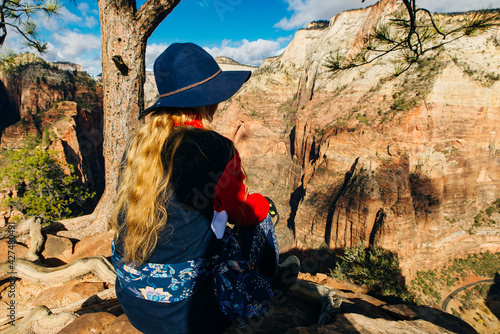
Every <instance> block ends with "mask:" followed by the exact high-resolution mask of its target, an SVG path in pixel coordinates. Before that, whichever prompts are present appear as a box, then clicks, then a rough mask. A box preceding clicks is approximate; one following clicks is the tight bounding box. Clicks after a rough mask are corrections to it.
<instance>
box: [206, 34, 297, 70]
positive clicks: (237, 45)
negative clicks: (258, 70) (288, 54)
mask: <svg viewBox="0 0 500 334" xmlns="http://www.w3.org/2000/svg"><path fill="white" fill-rule="evenodd" d="M286 40H287V39H280V40H276V41H271V40H265V39H258V40H256V41H252V42H251V41H248V40H246V39H244V40H242V41H241V42H232V41H230V40H224V41H222V44H221V46H220V47H213V48H209V47H205V48H204V49H205V50H206V51H207V52H208V53H210V54H211V55H212V56H213V57H218V56H225V57H228V58H231V59H233V60H235V61H237V62H239V63H241V64H245V65H254V66H258V65H260V64H261V63H262V61H263V60H264V58H266V57H272V56H277V55H279V54H280V52H282V51H283V43H284V42H285V41H286Z"/></svg>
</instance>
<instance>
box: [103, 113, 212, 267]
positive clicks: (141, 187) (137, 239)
mask: <svg viewBox="0 0 500 334" xmlns="http://www.w3.org/2000/svg"><path fill="white" fill-rule="evenodd" d="M216 108H217V105H213V106H205V107H198V108H189V109H185V108H183V109H173V108H163V109H159V110H158V111H155V112H154V113H153V114H152V115H151V116H150V117H149V118H148V119H147V120H146V122H145V124H144V125H142V127H140V128H139V130H138V131H137V132H136V133H135V135H134V136H133V137H132V140H131V141H130V143H129V145H128V147H127V149H126V152H125V158H124V160H123V162H122V168H121V173H120V177H119V183H118V184H119V186H118V190H117V197H116V201H115V206H114V209H113V212H112V214H111V221H110V223H111V226H112V227H113V228H114V229H115V231H116V232H117V233H116V234H117V236H116V238H123V240H122V244H123V252H124V254H122V256H123V259H124V260H125V261H126V262H128V263H132V264H141V263H144V262H146V260H147V259H148V258H149V257H150V256H151V254H152V253H153V251H154V250H155V248H156V244H157V242H158V235H159V233H160V232H161V231H162V230H164V229H165V227H166V226H167V218H168V213H167V210H166V208H165V206H166V204H167V203H168V201H169V199H170V197H171V193H170V191H169V185H170V181H171V177H172V170H173V166H172V163H173V157H174V154H175V151H176V150H177V148H178V146H179V144H180V143H181V141H182V138H183V136H184V133H185V131H186V130H187V126H186V125H185V123H186V122H188V121H190V120H201V121H202V122H203V125H204V126H205V128H208V127H209V123H210V121H211V120H212V117H213V114H214V112H215V110H216ZM176 124H178V125H179V126H178V128H179V131H180V135H178V136H175V138H173V139H172V141H171V142H172V144H171V146H170V147H168V148H167V149H168V151H169V152H171V154H170V161H169V163H168V165H167V166H165V165H164V163H163V162H162V155H163V154H165V152H163V151H164V146H165V143H166V142H167V140H169V138H170V136H171V135H172V133H173V131H172V130H173V128H174V125H176ZM120 220H123V221H121V222H120ZM119 222H120V223H119Z"/></svg>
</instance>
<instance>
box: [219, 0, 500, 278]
mask: <svg viewBox="0 0 500 334" xmlns="http://www.w3.org/2000/svg"><path fill="white" fill-rule="evenodd" d="M397 8H398V2H397V1H393V0H385V1H381V2H379V3H377V4H376V5H374V6H372V7H369V8H367V9H362V10H353V11H349V12H344V13H341V14H339V15H337V16H336V17H334V18H333V19H332V20H331V22H330V25H329V27H328V28H326V29H324V30H299V31H298V32H297V33H296V35H295V38H294V39H293V41H292V42H291V43H290V45H289V46H288V47H287V49H286V50H285V52H284V53H283V54H282V55H281V56H280V57H277V58H274V59H272V60H270V61H268V62H265V64H266V65H265V67H261V68H260V69H259V70H257V71H256V72H254V75H253V76H252V78H251V79H250V80H249V82H247V84H246V85H245V86H244V87H243V89H242V90H241V91H240V92H239V94H238V95H237V96H235V97H233V99H232V100H231V101H230V102H229V103H228V104H224V105H222V106H221V113H220V114H217V118H216V120H215V128H216V129H217V130H219V131H221V132H223V133H224V134H226V135H227V136H229V137H230V138H232V139H234V140H235V143H236V146H237V148H238V149H239V150H240V151H241V153H242V154H241V155H242V160H243V164H244V166H245V167H246V171H247V174H248V175H249V183H250V185H251V188H252V189H253V190H254V191H259V192H262V193H264V194H267V195H270V196H271V197H273V198H274V199H275V201H276V202H277V204H278V209H279V210H280V211H281V212H282V213H284V216H285V217H283V216H282V218H285V219H282V220H281V221H282V222H284V220H286V218H288V220H287V221H286V222H284V224H283V225H287V227H289V228H291V229H292V231H293V234H294V245H295V246H297V247H301V248H317V247H320V246H328V247H330V248H333V249H334V248H341V247H349V246H357V245H364V246H369V245H375V246H380V247H384V248H386V249H388V250H391V251H393V252H396V253H397V254H398V255H399V257H400V263H401V265H402V267H403V270H404V274H405V276H407V278H411V277H413V275H414V274H415V273H416V271H417V270H423V269H431V268H434V267H436V266H437V265H439V263H442V261H445V260H447V259H450V258H453V257H458V256H463V255H465V254H466V253H470V252H482V251H485V250H487V249H489V250H491V251H498V250H500V237H499V236H498V234H499V232H498V229H497V228H495V226H494V225H493V226H492V227H491V226H486V225H484V226H480V224H477V223H476V224H475V222H474V217H475V216H476V215H477V214H478V213H479V212H480V211H481V210H485V209H486V208H488V206H490V205H491V203H492V202H493V201H495V200H496V199H498V198H500V190H499V189H500V188H499V182H500V178H499V175H500V174H499V168H498V166H499V165H498V145H499V144H498V143H499V142H500V128H499V124H500V122H499V119H500V104H499V103H498V101H499V98H498V92H499V87H498V86H499V84H500V83H499V82H498V80H496V81H495V80H494V81H492V82H486V81H484V80H483V79H482V78H481V76H480V75H477V76H475V77H474V76H471V75H470V73H471V72H474V71H475V72H477V73H483V74H484V73H490V74H491V73H493V74H494V73H496V71H497V70H498V68H499V66H500V57H499V53H498V49H497V46H495V43H494V42H493V41H495V40H497V41H498V40H499V38H500V35H499V31H498V30H494V31H490V32H488V33H486V34H483V35H480V36H476V37H472V38H464V39H462V40H459V41H456V42H454V43H452V44H448V45H447V46H446V49H445V50H442V51H441V52H439V54H434V55H431V56H429V58H428V59H424V60H423V61H422V62H421V63H420V64H419V65H416V66H414V67H412V68H411V69H410V70H409V71H407V72H405V73H404V74H402V75H400V76H398V77H391V73H392V71H393V65H392V63H391V59H392V58H390V57H389V58H388V59H385V60H384V61H380V62H377V63H374V64H371V65H368V66H365V67H362V68H360V69H358V70H352V71H348V72H343V73H340V74H338V75H335V76H332V74H330V73H328V72H327V71H326V68H325V66H324V64H325V63H324V60H325V57H327V56H328V55H329V53H330V52H331V51H334V50H336V49H339V48H340V49H341V50H342V51H345V52H354V51H355V50H357V49H359V47H361V46H363V45H365V43H366V42H367V36H369V33H370V32H371V31H373V28H374V27H375V25H376V24H377V23H378V22H380V20H387V18H388V17H389V16H390V14H391V13H393V12H394V11H395V10H396V9H397ZM452 59H453V61H452ZM467 66H468V67H469V71H464V69H467ZM471 69H472V70H471ZM483 77H484V75H483ZM287 122H293V123H292V124H291V125H292V126H293V128H292V126H291V125H290V123H288V124H287ZM280 147H281V148H282V149H278V148H280ZM287 188H288V189H287ZM286 190H288V192H287V191H286ZM282 230H285V229H282ZM283 245H284V246H285V248H286V246H290V242H283Z"/></svg>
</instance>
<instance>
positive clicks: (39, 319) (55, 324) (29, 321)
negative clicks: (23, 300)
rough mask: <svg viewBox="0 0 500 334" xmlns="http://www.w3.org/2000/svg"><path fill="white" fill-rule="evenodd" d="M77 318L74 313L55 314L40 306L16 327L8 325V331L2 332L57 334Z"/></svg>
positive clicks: (4, 333) (17, 323) (18, 322)
mask: <svg viewBox="0 0 500 334" xmlns="http://www.w3.org/2000/svg"><path fill="white" fill-rule="evenodd" d="M76 318H77V316H76V315H75V314H74V313H73V312H61V313H59V314H53V313H52V312H51V311H50V310H49V309H48V308H47V307H45V306H38V307H35V308H34V309H32V310H31V311H29V312H28V314H27V315H26V316H24V317H23V318H22V319H20V320H18V321H17V322H15V326H12V325H8V326H9V327H7V329H4V330H2V334H18V333H33V332H34V331H35V332H39V330H40V329H44V332H45V333H57V332H59V331H60V330H61V329H62V328H64V327H65V326H66V325H68V324H69V323H70V322H72V321H73V320H75V319H76ZM18 319H19V318H18ZM36 327H38V328H36ZM40 327H41V328H40ZM36 329H38V330H36Z"/></svg>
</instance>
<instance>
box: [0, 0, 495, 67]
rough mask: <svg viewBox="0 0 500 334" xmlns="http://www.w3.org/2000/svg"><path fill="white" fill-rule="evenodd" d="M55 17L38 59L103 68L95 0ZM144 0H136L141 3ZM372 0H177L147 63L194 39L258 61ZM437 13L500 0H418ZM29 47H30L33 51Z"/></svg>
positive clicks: (43, 22) (15, 40)
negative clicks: (315, 24)
mask: <svg viewBox="0 0 500 334" xmlns="http://www.w3.org/2000/svg"><path fill="white" fill-rule="evenodd" d="M61 1H62V5H63V7H62V9H61V11H60V14H59V15H58V16H56V17H54V18H50V19H46V18H40V19H38V20H37V22H38V25H39V31H40V35H41V37H42V39H43V40H44V41H46V42H48V43H49V44H48V45H49V49H48V52H47V53H46V54H44V55H42V58H44V59H46V60H48V61H70V62H74V63H77V64H80V65H82V66H83V68H84V69H85V70H86V71H87V72H88V73H89V74H91V75H97V74H99V73H100V72H101V67H100V66H101V59H100V57H101V54H100V50H101V40H100V27H99V10H98V7H97V1H95V0H93V1H89V0H76V1H71V0H61ZM144 2H145V0H139V1H138V2H137V5H138V6H140V5H141V4H142V3H144ZM376 2H377V1H376V0H366V1H365V2H364V3H362V2H361V0H351V1H344V0H181V2H180V3H179V5H177V7H176V8H175V9H174V10H173V11H172V13H171V14H170V15H169V16H167V18H166V19H165V20H164V21H163V22H162V23H161V24H160V26H159V27H158V28H157V29H156V31H155V32H154V33H153V35H152V36H151V37H150V38H149V40H148V47H147V54H146V66H147V68H151V67H152V64H153V62H154V59H155V58H156V57H157V56H158V55H159V54H160V53H161V52H162V51H163V50H164V49H165V48H166V47H167V46H168V45H169V44H171V43H174V42H194V43H196V44H198V45H200V46H202V47H204V48H205V49H206V50H207V51H208V52H210V53H211V54H212V55H213V56H214V57H216V56H221V55H223V56H227V57H230V58H232V59H234V60H236V61H239V62H241V63H243V64H248V65H255V66H258V65H259V64H260V63H261V62H262V60H263V59H264V58H266V57H270V56H275V55H279V54H280V53H281V52H282V51H283V50H284V48H285V47H286V46H287V45H288V43H289V42H290V41H291V40H292V38H293V36H294V34H295V31H296V30H297V29H300V28H302V27H304V26H305V25H307V23H309V22H311V21H314V20H322V19H326V20H330V19H331V18H332V17H333V16H335V15H336V14H338V13H339V12H341V11H343V10H346V9H351V8H362V7H366V6H370V5H373V4H374V3H376ZM417 5H418V6H420V7H424V8H427V9H429V10H431V11H436V12H454V11H465V10H471V9H480V8H486V7H488V6H491V7H494V8H498V7H500V0H474V1H471V0H441V1H436V0H417ZM20 42H21V39H20V38H19V36H16V35H15V34H13V33H11V32H9V35H8V37H7V40H6V42H5V44H4V46H3V48H2V49H1V50H0V51H3V50H7V49H10V50H13V51H15V52H26V51H29V50H28V49H26V48H24V47H22V44H21V43H20ZM32 52H33V51H32Z"/></svg>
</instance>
